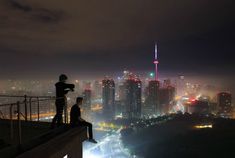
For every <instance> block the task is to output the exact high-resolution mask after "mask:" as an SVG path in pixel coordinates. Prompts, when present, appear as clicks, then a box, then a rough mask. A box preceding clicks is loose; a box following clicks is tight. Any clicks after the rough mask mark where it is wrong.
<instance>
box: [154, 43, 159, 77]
mask: <svg viewBox="0 0 235 158" xmlns="http://www.w3.org/2000/svg"><path fill="white" fill-rule="evenodd" d="M153 63H154V64H155V80H156V81H158V68H157V65H158V63H159V62H158V59H157V43H155V56H154V62H153Z"/></svg>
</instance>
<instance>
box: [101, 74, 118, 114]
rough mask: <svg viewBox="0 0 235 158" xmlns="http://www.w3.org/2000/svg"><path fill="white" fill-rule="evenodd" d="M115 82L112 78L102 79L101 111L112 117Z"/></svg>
mask: <svg viewBox="0 0 235 158" xmlns="http://www.w3.org/2000/svg"><path fill="white" fill-rule="evenodd" d="M114 101H115V83H114V80H113V79H108V78H105V79H104V80H102V103H103V113H104V114H105V115H106V116H109V117H113V115H114V112H115V107H114Z"/></svg>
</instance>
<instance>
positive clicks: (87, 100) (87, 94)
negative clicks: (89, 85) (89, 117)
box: [82, 89, 91, 111]
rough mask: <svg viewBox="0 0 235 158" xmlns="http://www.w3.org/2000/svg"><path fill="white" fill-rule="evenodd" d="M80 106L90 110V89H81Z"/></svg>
mask: <svg viewBox="0 0 235 158" xmlns="http://www.w3.org/2000/svg"><path fill="white" fill-rule="evenodd" d="M82 107H83V108H84V110H86V111H87V110H88V111H89V110H91V90H90V89H85V90H84V91H83V104H82Z"/></svg>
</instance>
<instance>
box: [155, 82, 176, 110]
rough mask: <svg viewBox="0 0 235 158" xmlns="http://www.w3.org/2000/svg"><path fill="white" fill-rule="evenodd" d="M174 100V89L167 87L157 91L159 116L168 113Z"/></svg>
mask: <svg viewBox="0 0 235 158" xmlns="http://www.w3.org/2000/svg"><path fill="white" fill-rule="evenodd" d="M174 99H175V87H173V86H167V87H163V88H161V89H160V90H159V102H160V107H159V111H160V113H161V114H164V113H168V112H169V111H170V110H171V109H172V106H173V104H174V103H173V101H174Z"/></svg>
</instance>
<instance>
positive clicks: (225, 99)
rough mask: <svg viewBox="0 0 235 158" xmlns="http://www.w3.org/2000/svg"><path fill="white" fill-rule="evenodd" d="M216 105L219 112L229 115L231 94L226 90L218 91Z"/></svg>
mask: <svg viewBox="0 0 235 158" xmlns="http://www.w3.org/2000/svg"><path fill="white" fill-rule="evenodd" d="M217 105H218V113H219V114H221V115H230V114H231V112H232V95H231V94H230V93H227V92H221V93H218V95H217Z"/></svg>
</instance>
